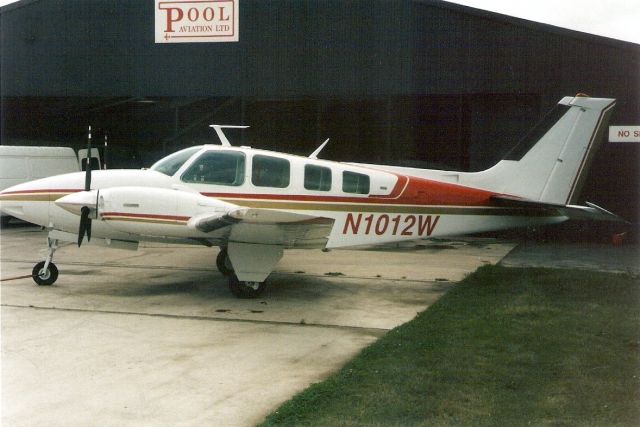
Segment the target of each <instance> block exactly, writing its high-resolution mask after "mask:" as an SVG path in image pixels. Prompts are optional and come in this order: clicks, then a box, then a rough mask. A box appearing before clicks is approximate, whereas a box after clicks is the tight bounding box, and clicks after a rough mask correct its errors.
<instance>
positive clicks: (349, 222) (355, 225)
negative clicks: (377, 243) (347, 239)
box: [342, 213, 362, 234]
mask: <svg viewBox="0 0 640 427" xmlns="http://www.w3.org/2000/svg"><path fill="white" fill-rule="evenodd" d="M360 220H362V214H358V220H357V221H355V220H354V219H353V214H352V213H348V214H347V219H346V220H345V222H344V228H343V229H342V234H347V231H349V228H351V234H358V230H359V229H360Z"/></svg>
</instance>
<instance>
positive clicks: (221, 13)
mask: <svg viewBox="0 0 640 427" xmlns="http://www.w3.org/2000/svg"><path fill="white" fill-rule="evenodd" d="M218 10H219V11H220V13H219V15H220V21H228V20H229V15H227V16H226V17H225V16H224V7H222V6H220V7H219V8H218Z"/></svg>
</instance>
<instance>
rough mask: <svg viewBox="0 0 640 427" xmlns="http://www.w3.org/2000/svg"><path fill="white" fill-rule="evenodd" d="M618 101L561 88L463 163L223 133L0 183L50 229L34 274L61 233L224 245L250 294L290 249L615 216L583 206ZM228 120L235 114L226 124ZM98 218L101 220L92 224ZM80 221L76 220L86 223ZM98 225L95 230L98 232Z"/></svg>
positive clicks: (224, 268) (226, 269)
mask: <svg viewBox="0 0 640 427" xmlns="http://www.w3.org/2000/svg"><path fill="white" fill-rule="evenodd" d="M614 103H615V101H614V100H613V99H598V98H589V97H584V96H576V97H566V98H563V99H562V100H561V101H560V102H559V104H558V105H557V106H556V108H555V109H554V110H553V111H552V113H550V115H548V116H547V118H546V119H545V120H543V121H542V122H541V123H540V125H539V126H536V127H535V128H534V129H533V130H532V132H531V133H529V134H528V135H527V136H526V137H525V138H524V139H523V140H522V141H521V142H520V144H518V145H516V146H515V147H514V149H513V150H512V151H511V152H510V153H509V154H508V156H507V157H506V158H505V159H503V160H501V161H500V162H499V163H497V164H496V165H495V166H493V167H492V168H490V169H487V170H485V171H482V172H475V173H465V172H452V171H436V170H425V169H414V168H400V167H390V166H384V165H366V164H357V163H341V162H332V161H327V160H319V159H318V154H319V153H320V150H321V149H322V147H323V146H324V145H325V144H326V141H325V143H323V144H322V145H321V146H320V147H319V148H318V149H317V150H315V151H314V152H313V153H312V154H311V155H310V156H309V157H301V156H294V155H290V154H286V153H278V152H274V151H267V150H259V149H254V148H250V147H234V146H232V145H231V144H230V143H229V141H228V139H227V138H226V136H225V135H224V134H223V132H222V128H224V127H229V126H220V125H212V127H213V128H214V130H215V131H216V132H217V134H218V136H219V138H220V142H221V143H222V145H203V146H198V147H190V148H186V149H184V150H182V151H178V152H177V153H174V154H172V155H170V156H168V157H166V158H164V159H162V160H160V161H159V162H157V163H156V164H155V165H153V166H152V167H151V169H150V170H109V171H96V172H93V173H92V172H91V169H87V171H86V173H74V174H67V175H61V176H56V177H51V178H44V179H40V180H36V181H32V182H29V183H24V184H20V185H16V186H14V187H11V188H8V189H6V190H4V191H2V192H0V201H1V202H2V209H3V210H5V211H6V212H8V213H10V214H12V215H15V216H18V217H20V218H23V219H25V220H26V221H29V222H33V223H36V224H40V225H42V226H44V227H46V228H47V229H48V230H49V236H48V242H49V255H48V256H47V258H46V260H45V261H42V262H40V263H38V264H36V265H35V266H34V268H33V272H32V274H33V278H34V280H35V282H36V283H37V284H39V285H50V284H52V283H53V282H55V280H56V279H57V277H58V269H57V268H56V266H55V265H54V264H53V263H52V262H51V260H52V258H53V254H54V252H55V250H56V248H57V247H58V241H59V240H62V241H77V242H78V246H80V244H81V243H82V242H83V240H84V238H85V236H86V237H87V238H90V237H91V234H92V232H93V237H94V242H93V243H95V242H96V241H98V242H99V243H102V244H105V245H108V246H113V247H129V248H131V249H135V248H137V246H138V242H140V241H159V242H177V243H186V244H194V245H201V246H203V247H212V246H218V247H220V249H221V250H220V252H219V254H218V258H217V266H218V269H219V270H220V272H221V273H223V274H225V275H227V276H229V288H230V290H231V292H232V293H233V294H234V295H236V296H238V297H245V298H246V297H256V296H258V295H260V293H261V292H262V291H263V289H264V286H265V280H266V278H267V276H269V274H270V273H271V271H272V270H273V269H274V268H275V265H276V264H277V263H278V261H279V260H280V258H281V257H282V256H283V251H284V250H285V249H289V248H322V249H332V248H342V247H349V246H358V245H373V244H383V243H391V242H401V241H407V240H418V239H425V238H429V237H440V236H452V235H461V234H466V233H476V232H484V231H491V230H501V229H506V228H514V227H526V226H530V225H543V224H556V223H559V222H562V221H566V220H567V219H569V218H588V219H599V220H609V221H617V220H619V218H618V217H617V216H615V215H614V214H612V213H610V212H608V211H606V210H604V209H602V208H599V207H597V206H596V205H593V204H589V203H587V204H588V206H578V205H576V202H577V198H578V195H579V192H580V187H581V183H582V181H583V180H584V178H585V171H586V170H587V169H588V165H589V161H590V158H591V157H592V156H593V153H594V150H595V149H596V148H597V146H598V145H599V143H600V142H601V140H602V132H603V130H604V129H606V123H607V120H608V117H609V115H610V113H611V110H612V108H613V106H614ZM232 127H233V126H232ZM92 223H93V226H92ZM78 224H79V227H78ZM92 228H93V231H92Z"/></svg>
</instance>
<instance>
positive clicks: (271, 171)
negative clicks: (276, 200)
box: [251, 154, 291, 188]
mask: <svg viewBox="0 0 640 427" xmlns="http://www.w3.org/2000/svg"><path fill="white" fill-rule="evenodd" d="M290 169H291V168H290V166H289V161H288V160H286V159H281V158H279V157H271V156H262V155H260V154H257V155H255V156H253V170H252V173H251V182H252V183H253V185H255V186H256V187H275V188H285V187H288V186H289V175H290V173H289V172H290Z"/></svg>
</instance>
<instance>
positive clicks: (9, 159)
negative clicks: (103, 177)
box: [0, 145, 100, 226]
mask: <svg viewBox="0 0 640 427" xmlns="http://www.w3.org/2000/svg"><path fill="white" fill-rule="evenodd" d="M86 156H87V150H86V149H83V150H79V151H78V155H76V153H75V151H73V149H72V148H70V147H30V146H11V145H0V191H1V190H4V189H5V188H8V187H11V186H13V185H16V184H20V183H23V182H28V181H33V180H34V179H38V178H46V177H49V176H55V175H61V174H64V173H71V172H78V171H80V170H83V169H84V165H85V164H86ZM90 161H91V167H92V168H93V169H100V155H99V153H98V149H97V148H92V149H91V159H90ZM0 218H1V220H2V225H3V226H5V225H7V224H8V222H9V220H10V218H11V217H10V216H8V215H6V214H4V213H2V212H0Z"/></svg>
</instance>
